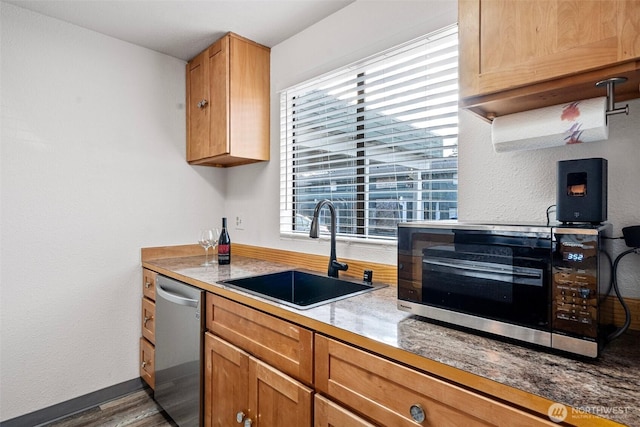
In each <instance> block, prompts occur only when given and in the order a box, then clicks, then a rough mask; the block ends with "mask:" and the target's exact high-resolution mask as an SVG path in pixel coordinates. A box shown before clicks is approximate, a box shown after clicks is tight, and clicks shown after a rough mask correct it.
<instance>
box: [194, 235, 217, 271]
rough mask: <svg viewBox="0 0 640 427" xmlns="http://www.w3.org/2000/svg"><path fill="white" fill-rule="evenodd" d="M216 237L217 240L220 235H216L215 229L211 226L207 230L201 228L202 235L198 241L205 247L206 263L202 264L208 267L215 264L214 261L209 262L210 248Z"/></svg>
mask: <svg viewBox="0 0 640 427" xmlns="http://www.w3.org/2000/svg"><path fill="white" fill-rule="evenodd" d="M214 239H215V240H216V241H217V239H218V237H217V236H215V232H214V230H212V229H210V228H208V229H205V230H200V235H199V236H198V243H199V244H200V246H202V247H203V248H204V264H201V265H202V266H203V267H208V266H210V265H213V264H212V263H210V262H209V248H210V247H211V246H213V244H212V242H213V240H214Z"/></svg>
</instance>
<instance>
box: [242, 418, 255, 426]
mask: <svg viewBox="0 0 640 427" xmlns="http://www.w3.org/2000/svg"><path fill="white" fill-rule="evenodd" d="M251 424H253V421H251V418H247V419H246V420H244V427H251Z"/></svg>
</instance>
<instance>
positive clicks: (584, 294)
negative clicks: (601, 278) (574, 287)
mask: <svg viewBox="0 0 640 427" xmlns="http://www.w3.org/2000/svg"><path fill="white" fill-rule="evenodd" d="M589 294H590V291H589V289H585V288H582V289H580V296H581V297H582V298H585V299H586V298H589Z"/></svg>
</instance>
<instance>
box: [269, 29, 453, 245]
mask: <svg viewBox="0 0 640 427" xmlns="http://www.w3.org/2000/svg"><path fill="white" fill-rule="evenodd" d="M280 105H281V111H280V114H281V116H280V123H281V152H280V159H281V172H280V231H281V234H291V233H294V234H295V233H308V232H309V225H310V222H311V218H312V217H313V211H314V208H315V206H316V204H317V203H318V202H319V201H321V200H323V199H329V200H331V201H332V202H333V204H334V206H335V208H336V212H337V233H338V235H341V236H349V237H358V238H365V239H395V237H396V229H397V224H398V222H402V221H411V220H423V219H431V220H438V219H450V218H456V217H457V174H458V172H457V171H458V159H457V153H458V36H457V26H453V27H448V28H446V29H444V30H441V31H439V32H437V33H433V34H429V35H427V36H424V37H421V38H420V39H417V40H414V41H411V42H409V43H406V44H404V45H401V46H398V47H396V48H393V49H390V50H388V51H385V52H382V53H380V54H379V55H375V56H374V57H371V58H367V59H366V60H363V61H360V62H358V63H355V64H352V65H350V66H348V67H345V68H342V69H340V70H336V71H335V72H332V73H328V74H326V75H324V76H321V77H319V78H316V79H313V80H311V81H308V82H305V83H302V84H300V85H297V86H295V87H291V88H289V89H287V90H285V91H283V92H282V93H281V98H280ZM320 224H321V227H320V228H321V232H322V231H324V232H326V231H328V227H329V211H328V209H323V210H322V212H321V218H320Z"/></svg>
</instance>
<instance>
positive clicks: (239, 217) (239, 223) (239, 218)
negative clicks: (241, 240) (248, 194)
mask: <svg viewBox="0 0 640 427" xmlns="http://www.w3.org/2000/svg"><path fill="white" fill-rule="evenodd" d="M243 218H244V216H243V215H242V214H238V215H236V230H244V220H243Z"/></svg>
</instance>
